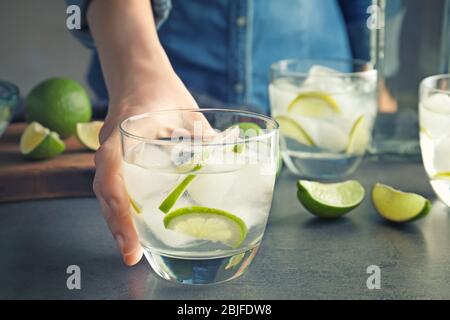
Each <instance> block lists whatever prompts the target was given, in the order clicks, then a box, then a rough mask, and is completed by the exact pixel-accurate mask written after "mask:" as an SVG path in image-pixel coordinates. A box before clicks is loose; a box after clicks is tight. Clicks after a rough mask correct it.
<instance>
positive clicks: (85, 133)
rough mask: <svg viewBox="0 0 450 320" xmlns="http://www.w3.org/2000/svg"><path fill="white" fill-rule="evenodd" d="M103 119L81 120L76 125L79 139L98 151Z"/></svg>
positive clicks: (87, 146) (89, 147)
mask: <svg viewBox="0 0 450 320" xmlns="http://www.w3.org/2000/svg"><path fill="white" fill-rule="evenodd" d="M102 126H103V121H92V122H80V123H77V126H76V135H77V138H78V140H79V141H80V142H81V144H82V145H84V146H85V147H86V148H88V149H90V150H93V151H96V150H97V149H98V148H100V141H99V138H98V137H99V134H100V129H101V128H102Z"/></svg>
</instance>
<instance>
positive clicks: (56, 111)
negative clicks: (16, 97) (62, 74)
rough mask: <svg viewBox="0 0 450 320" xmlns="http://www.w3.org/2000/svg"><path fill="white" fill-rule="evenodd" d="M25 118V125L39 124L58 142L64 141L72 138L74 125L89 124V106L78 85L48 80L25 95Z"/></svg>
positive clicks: (81, 88)
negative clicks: (33, 122) (59, 140)
mask: <svg viewBox="0 0 450 320" xmlns="http://www.w3.org/2000/svg"><path fill="white" fill-rule="evenodd" d="M25 116H26V119H27V121H28V122H32V121H36V122H39V123H40V124H42V125H43V126H44V127H47V128H49V129H50V130H51V131H56V132H57V133H58V134H59V135H60V136H61V138H67V137H70V136H71V135H73V134H75V132H76V125H77V123H79V122H88V121H90V120H91V117H92V105H91V101H90V99H89V96H88V94H87V93H86V90H85V89H84V88H83V86H81V85H80V84H79V83H78V82H76V81H74V80H71V79H66V78H52V79H48V80H45V81H43V82H41V83H39V84H38V85H37V86H35V87H34V88H33V89H32V90H31V92H30V93H29V94H28V96H27V98H26V100H25Z"/></svg>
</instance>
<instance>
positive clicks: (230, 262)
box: [225, 252, 245, 270]
mask: <svg viewBox="0 0 450 320" xmlns="http://www.w3.org/2000/svg"><path fill="white" fill-rule="evenodd" d="M244 257H245V252H242V253H239V254H237V255H235V256H232V257H231V258H230V260H228V263H227V265H226V266H225V270H229V269H231V268H234V267H236V266H237V265H239V264H240V263H241V261H242V259H244Z"/></svg>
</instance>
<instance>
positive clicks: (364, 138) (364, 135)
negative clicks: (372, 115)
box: [346, 115, 370, 155]
mask: <svg viewBox="0 0 450 320" xmlns="http://www.w3.org/2000/svg"><path fill="white" fill-rule="evenodd" d="M369 141H370V137H369V129H368V127H367V125H366V121H365V119H364V116H363V115H361V116H359V117H358V119H356V121H355V123H354V124H353V126H352V129H351V130H350V134H349V138H348V145H347V148H346V153H347V154H355V155H363V154H364V153H365V152H366V149H367V146H368V145H369Z"/></svg>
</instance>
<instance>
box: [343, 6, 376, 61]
mask: <svg viewBox="0 0 450 320" xmlns="http://www.w3.org/2000/svg"><path fill="white" fill-rule="evenodd" d="M339 5H340V7H341V10H342V15H343V16H344V19H345V23H346V27H347V33H348V37H349V40H350V46H351V49H352V55H353V58H355V59H362V60H366V61H368V60H370V30H369V28H368V27H367V19H368V18H369V14H368V13H367V8H369V6H371V5H372V0H358V1H354V0H339Z"/></svg>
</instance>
